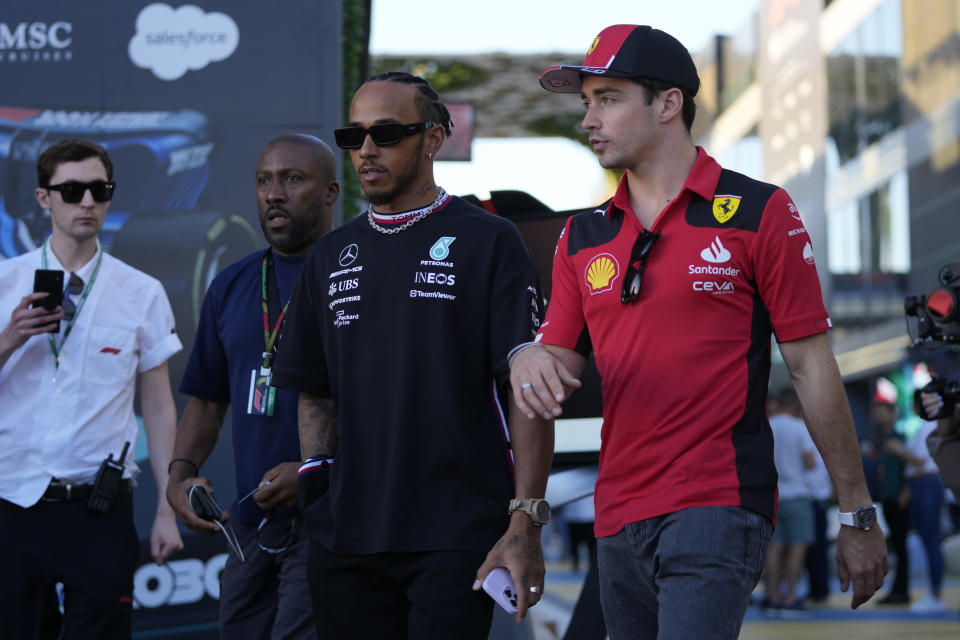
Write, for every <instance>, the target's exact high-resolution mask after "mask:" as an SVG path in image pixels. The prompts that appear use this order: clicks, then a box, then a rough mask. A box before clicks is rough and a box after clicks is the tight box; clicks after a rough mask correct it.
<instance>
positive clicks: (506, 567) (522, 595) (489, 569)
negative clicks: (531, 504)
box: [473, 511, 545, 624]
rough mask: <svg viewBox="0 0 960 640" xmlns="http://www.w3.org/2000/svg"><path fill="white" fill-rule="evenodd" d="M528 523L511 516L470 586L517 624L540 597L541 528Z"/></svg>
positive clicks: (516, 514)
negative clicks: (485, 594) (507, 613)
mask: <svg viewBox="0 0 960 640" xmlns="http://www.w3.org/2000/svg"><path fill="white" fill-rule="evenodd" d="M532 522H533V521H532V520H531V519H530V517H529V516H528V515H527V514H526V513H524V512H522V511H514V512H513V514H512V515H511V517H510V526H509V527H508V528H507V531H506V532H505V533H504V534H503V536H502V537H501V538H500V540H498V541H497V543H496V544H495V545H494V546H493V548H492V549H490V552H489V553H487V557H486V559H485V560H484V562H483V564H482V565H481V566H480V568H479V569H477V577H476V580H475V581H474V583H473V589H474V591H478V590H479V589H481V588H483V589H484V590H486V591H487V593H489V594H490V596H491V597H492V598H493V599H494V600H496V601H497V603H498V604H500V605H501V606H502V607H503V608H504V609H506V610H507V611H509V612H510V613H512V614H513V617H514V619H515V620H516V621H517V624H520V623H521V622H523V619H524V617H525V616H526V615H527V609H528V608H530V607H532V606H533V605H535V604H537V602H539V601H540V597H541V596H542V595H543V578H544V573H545V570H544V563H543V548H542V546H541V544H540V534H541V531H542V527H536V526H533V523H532ZM495 573H496V574H497V575H496V576H494V575H493V574H495ZM491 589H492V590H493V591H492V592H491ZM506 603H508V604H509V606H507V604H506Z"/></svg>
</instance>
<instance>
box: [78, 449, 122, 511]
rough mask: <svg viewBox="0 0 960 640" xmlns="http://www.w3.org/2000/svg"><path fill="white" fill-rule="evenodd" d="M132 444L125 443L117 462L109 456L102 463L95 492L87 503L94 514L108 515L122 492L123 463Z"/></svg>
mask: <svg viewBox="0 0 960 640" xmlns="http://www.w3.org/2000/svg"><path fill="white" fill-rule="evenodd" d="M129 448H130V442H129V441H127V442H124V443H123V451H121V452H120V457H119V458H118V459H117V460H114V459H113V454H112V453H110V454H107V459H106V460H104V461H103V462H101V463H100V469H99V470H98V471H97V479H96V480H94V481H93V492H92V493H91V494H90V499H89V500H88V501H87V509H89V510H90V511H93V512H94V513H99V514H106V513H108V512H109V511H110V507H111V506H112V505H113V499H114V498H116V497H117V493H119V492H120V481H121V480H122V479H123V461H124V460H125V459H126V457H127V450H128V449H129Z"/></svg>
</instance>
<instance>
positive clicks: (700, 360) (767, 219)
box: [538, 148, 830, 536]
mask: <svg viewBox="0 0 960 640" xmlns="http://www.w3.org/2000/svg"><path fill="white" fill-rule="evenodd" d="M641 229H642V227H641V225H640V223H639V221H638V220H637V217H636V215H635V214H634V213H633V211H632V210H631V208H630V204H629V198H628V194H627V182H626V176H624V178H623V180H621V182H620V186H619V188H618V189H617V193H616V195H614V197H613V200H612V201H611V202H610V203H609V204H608V205H607V206H606V207H601V208H600V209H598V210H597V211H595V212H593V213H582V214H579V215H576V216H573V217H572V218H571V219H570V220H568V222H567V225H566V227H565V228H564V231H563V233H562V234H561V236H560V240H559V242H558V245H557V251H556V256H555V258H554V265H553V293H552V299H551V300H550V305H549V307H548V309H547V316H546V322H544V324H543V327H542V329H541V332H540V334H539V335H538V339H539V340H540V341H541V342H543V343H545V344H553V345H559V346H563V347H568V348H571V349H577V350H579V351H580V352H582V353H587V352H589V349H590V348H591V347H592V349H593V352H594V356H595V359H596V362H597V368H598V370H599V372H600V376H601V379H602V393H603V407H604V416H603V417H604V423H603V429H602V431H601V438H602V446H601V451H600V476H599V478H598V480H597V490H596V497H595V503H596V518H597V519H596V533H597V535H598V536H607V535H613V534H615V533H617V532H618V531H620V529H622V528H623V526H624V525H625V524H627V523H630V522H636V521H638V520H643V519H646V518H650V517H654V516H658V515H663V514H667V513H672V512H675V511H678V510H680V509H684V508H688V507H693V506H707V505H739V506H743V507H746V508H748V509H751V510H753V511H757V512H759V513H762V514H763V515H765V516H767V517H768V518H770V519H771V520H772V519H773V516H774V511H775V504H776V485H777V476H776V469H775V467H774V463H773V437H772V434H771V432H770V426H769V424H768V422H767V419H766V410H765V402H766V396H767V381H768V378H769V371H770V336H771V333H774V334H775V335H776V337H777V339H778V340H779V341H789V340H795V339H798V338H802V337H805V336H809V335H812V334H815V333H820V332H823V331H826V330H827V329H829V327H830V319H829V316H828V315H827V312H826V310H825V309H824V306H823V301H822V298H821V294H820V282H819V280H818V278H817V270H816V267H815V265H814V259H813V249H812V247H811V245H810V238H809V236H808V235H807V232H806V230H805V229H804V226H803V222H802V221H801V219H800V215H799V213H798V211H797V208H796V206H794V204H793V202H792V201H791V200H790V197H789V196H788V195H787V193H786V192H785V191H784V190H783V189H781V188H779V187H776V186H774V185H769V184H765V183H762V182H758V181H756V180H753V179H751V178H748V177H746V176H744V175H742V174H739V173H736V172H733V171H727V170H724V169H721V167H720V165H718V164H717V163H716V161H714V160H713V158H711V157H710V156H708V155H707V154H706V152H704V151H703V149H699V148H698V155H697V160H696V163H695V164H694V167H693V170H692V171H691V172H690V175H689V176H688V177H687V180H686V183H685V184H684V187H683V189H682V190H681V192H680V194H679V195H678V196H677V197H676V199H674V200H673V201H672V202H670V203H669V204H668V205H667V206H666V208H665V209H664V210H663V211H662V212H661V213H660V215H659V217H658V218H657V220H656V221H655V222H654V224H653V227H652V228H651V231H654V232H656V231H660V232H661V234H662V235H661V237H660V239H659V240H658V241H657V242H656V244H655V245H654V246H653V248H652V249H651V251H650V254H649V258H648V262H647V267H646V271H645V273H644V275H643V283H642V287H641V289H640V295H639V297H638V298H637V299H636V300H635V301H634V302H632V303H630V304H626V305H624V304H621V302H620V290H621V285H622V281H623V275H624V272H625V271H626V269H627V267H628V261H629V256H630V251H631V248H632V247H633V243H634V240H635V239H636V237H637V235H638V234H639V233H640V231H641Z"/></svg>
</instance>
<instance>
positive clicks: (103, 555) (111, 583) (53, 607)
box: [0, 493, 140, 640]
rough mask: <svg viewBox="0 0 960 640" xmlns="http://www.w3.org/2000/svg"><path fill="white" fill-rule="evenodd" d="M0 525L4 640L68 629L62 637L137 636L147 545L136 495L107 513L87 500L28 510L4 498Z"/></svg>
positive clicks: (0, 630)
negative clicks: (134, 615)
mask: <svg viewBox="0 0 960 640" xmlns="http://www.w3.org/2000/svg"><path fill="white" fill-rule="evenodd" d="M0 523H2V526H0V576H2V579H0V638H3V639H4V640H7V639H9V640H21V639H23V640H34V639H37V640H41V639H42V640H46V639H48V638H56V637H57V634H58V633H59V632H60V631H61V627H62V632H63V635H62V636H61V637H62V639H63V640H80V639H83V640H86V639H87V638H97V639H98V640H101V639H106V640H115V639H116V640H121V639H123V640H128V639H129V638H130V637H131V634H132V630H131V617H130V616H131V610H132V605H133V572H134V570H135V569H136V566H137V560H138V556H139V554H140V544H139V541H138V539H137V532H136V530H135V529H134V527H133V502H132V496H131V495H130V494H129V493H127V494H121V495H118V496H117V497H116V499H115V500H114V503H113V507H112V508H111V510H110V513H108V514H107V515H103V516H101V515H96V514H93V513H91V512H89V511H87V509H86V506H85V501H80V500H77V501H72V502H42V501H41V502H38V503H37V504H36V505H34V506H32V507H29V508H27V509H24V508H23V507H19V506H17V505H15V504H13V503H10V502H7V501H6V500H0ZM57 582H62V583H63V588H64V600H63V608H64V614H63V617H62V620H61V616H60V612H59V606H58V599H57V594H56V589H55V587H56V583H57Z"/></svg>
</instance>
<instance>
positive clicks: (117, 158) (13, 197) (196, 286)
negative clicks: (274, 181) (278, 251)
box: [0, 106, 260, 329]
mask: <svg viewBox="0 0 960 640" xmlns="http://www.w3.org/2000/svg"><path fill="white" fill-rule="evenodd" d="M66 138H82V139H85V140H90V141H91V142H95V143H97V144H99V145H101V146H103V147H104V148H105V149H106V150H107V152H108V153H109V154H110V158H111V160H112V161H113V164H114V167H115V172H116V174H117V182H118V186H117V190H116V194H115V196H114V198H113V201H112V202H111V205H110V210H109V212H108V213H107V217H106V220H105V222H104V226H103V229H102V230H101V233H100V241H101V243H102V244H103V247H104V249H105V250H106V251H109V252H110V253H112V254H113V255H115V256H116V257H118V258H120V259H121V260H123V261H125V262H127V263H129V264H131V265H133V266H135V267H137V268H139V269H141V270H143V271H145V272H147V273H149V274H150V275H153V276H154V277H156V278H158V279H159V280H160V281H161V282H163V284H164V286H165V288H166V289H167V293H168V295H169V296H170V299H171V303H172V304H173V305H174V311H175V313H177V320H178V326H179V327H180V328H181V329H183V328H185V326H186V325H187V324H189V325H190V326H191V327H192V326H193V325H194V324H195V323H196V320H197V314H198V312H199V308H198V305H199V301H200V300H201V299H202V298H203V293H204V291H206V287H207V285H208V284H209V282H210V280H211V279H212V278H213V276H214V275H216V273H217V272H218V271H219V269H220V268H222V267H223V266H226V265H227V264H229V262H230V261H231V260H232V259H236V258H239V257H241V256H243V255H245V254H246V253H247V252H249V251H250V250H252V249H253V248H255V247H256V246H259V244H260V238H259V235H260V234H259V232H258V231H256V229H254V227H253V226H252V225H251V224H250V223H249V222H248V221H247V220H245V219H244V218H242V217H241V216H238V215H229V214H223V213H219V212H200V211H197V210H196V206H197V202H198V200H199V198H200V194H201V193H202V192H203V189H204V186H205V185H206V183H207V179H208V178H209V175H210V159H211V157H212V156H213V154H214V153H215V150H216V141H215V140H214V139H213V137H212V136H211V135H210V133H209V125H208V121H207V117H206V116H205V115H203V114H202V113H199V112H197V111H191V110H178V111H80V110H64V109H30V108H21V107H3V106H0V254H2V255H3V256H4V257H12V256H15V255H19V254H21V253H25V252H27V251H30V250H32V249H34V248H36V247H38V246H39V245H40V243H42V242H43V240H44V238H46V237H47V236H48V235H49V234H50V215H49V212H47V211H43V210H42V209H40V207H39V206H38V205H37V202H36V199H35V198H34V195H33V192H34V189H35V188H36V183H37V177H36V162H37V157H38V156H39V155H40V153H41V152H42V151H43V150H44V149H46V148H47V147H48V146H50V145H51V144H53V143H54V142H57V141H59V140H63V139H66Z"/></svg>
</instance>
